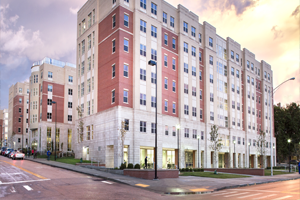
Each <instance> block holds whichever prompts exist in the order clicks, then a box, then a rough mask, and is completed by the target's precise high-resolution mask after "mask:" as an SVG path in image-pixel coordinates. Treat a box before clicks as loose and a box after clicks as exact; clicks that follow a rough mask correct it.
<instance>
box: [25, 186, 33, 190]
mask: <svg viewBox="0 0 300 200" xmlns="http://www.w3.org/2000/svg"><path fill="white" fill-rule="evenodd" d="M23 187H24V188H25V189H26V190H28V191H30V190H33V189H32V188H31V187H29V186H28V185H23Z"/></svg>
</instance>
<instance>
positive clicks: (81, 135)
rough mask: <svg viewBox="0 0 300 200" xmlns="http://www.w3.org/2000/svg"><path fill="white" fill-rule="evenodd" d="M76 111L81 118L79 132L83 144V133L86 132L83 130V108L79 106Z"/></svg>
mask: <svg viewBox="0 0 300 200" xmlns="http://www.w3.org/2000/svg"><path fill="white" fill-rule="evenodd" d="M76 110H77V112H78V118H79V120H78V127H77V130H78V134H79V138H80V142H82V141H83V131H84V130H83V129H84V123H83V120H82V116H83V114H82V110H81V107H80V106H78V107H77V108H76Z"/></svg>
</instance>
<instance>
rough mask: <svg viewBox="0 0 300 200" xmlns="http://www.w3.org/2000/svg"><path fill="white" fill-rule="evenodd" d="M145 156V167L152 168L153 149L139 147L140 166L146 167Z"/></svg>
mask: <svg viewBox="0 0 300 200" xmlns="http://www.w3.org/2000/svg"><path fill="white" fill-rule="evenodd" d="M146 157H147V169H153V163H154V150H153V149H146V148H141V149H140V166H141V168H146V166H145V158H146Z"/></svg>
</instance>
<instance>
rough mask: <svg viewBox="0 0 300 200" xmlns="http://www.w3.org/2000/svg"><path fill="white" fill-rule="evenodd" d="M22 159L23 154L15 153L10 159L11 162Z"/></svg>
mask: <svg viewBox="0 0 300 200" xmlns="http://www.w3.org/2000/svg"><path fill="white" fill-rule="evenodd" d="M24 157H25V154H24V153H21V152H19V151H17V152H15V153H14V155H13V157H12V159H13V160H16V159H21V160H24Z"/></svg>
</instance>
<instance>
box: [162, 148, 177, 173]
mask: <svg viewBox="0 0 300 200" xmlns="http://www.w3.org/2000/svg"><path fill="white" fill-rule="evenodd" d="M162 164H163V166H162V168H163V169H175V150H163V160H162Z"/></svg>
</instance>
